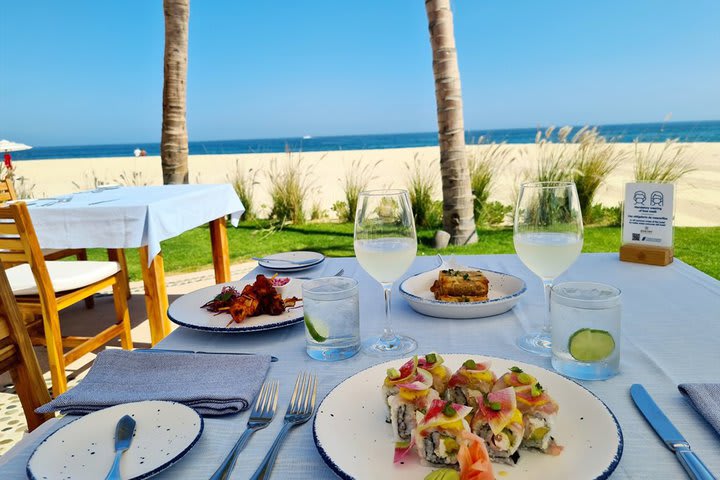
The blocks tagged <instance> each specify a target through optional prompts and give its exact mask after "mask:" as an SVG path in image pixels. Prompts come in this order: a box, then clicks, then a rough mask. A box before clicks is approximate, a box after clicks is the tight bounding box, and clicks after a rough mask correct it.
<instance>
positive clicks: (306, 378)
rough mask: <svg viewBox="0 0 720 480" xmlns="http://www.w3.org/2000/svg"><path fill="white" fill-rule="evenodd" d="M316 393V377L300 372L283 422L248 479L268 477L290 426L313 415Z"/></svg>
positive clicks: (254, 479)
mask: <svg viewBox="0 0 720 480" xmlns="http://www.w3.org/2000/svg"><path fill="white" fill-rule="evenodd" d="M316 395H317V377H316V376H315V375H313V374H310V373H305V372H303V373H301V374H300V375H298V378H297V380H295V390H293V394H292V397H291V398H290V404H289V405H288V408H287V412H286V413H285V424H284V425H283V427H282V430H280V433H278V436H277V437H276V438H275V441H274V442H273V444H272V446H271V447H270V450H269V451H268V453H267V454H266V455H265V458H263V461H262V462H261V463H260V466H259V467H258V468H257V470H255V473H254V474H253V476H252V477H250V480H262V479H267V478H270V471H271V470H272V467H273V465H274V464H275V459H276V458H277V455H278V451H279V450H280V444H281V443H282V441H283V439H284V438H285V435H286V434H287V433H288V431H289V430H290V428H292V427H294V426H295V425H300V424H302V423H305V422H307V421H308V420H310V418H311V417H312V416H313V412H314V411H315V396H316Z"/></svg>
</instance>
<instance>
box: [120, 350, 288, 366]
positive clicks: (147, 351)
mask: <svg viewBox="0 0 720 480" xmlns="http://www.w3.org/2000/svg"><path fill="white" fill-rule="evenodd" d="M133 352H145V353H197V354H200V355H260V354H259V353H244V352H203V351H198V350H173V349H167V348H136V349H135V350H133ZM270 361H271V362H273V363H274V362H277V361H278V358H277V357H276V356H271V357H270Z"/></svg>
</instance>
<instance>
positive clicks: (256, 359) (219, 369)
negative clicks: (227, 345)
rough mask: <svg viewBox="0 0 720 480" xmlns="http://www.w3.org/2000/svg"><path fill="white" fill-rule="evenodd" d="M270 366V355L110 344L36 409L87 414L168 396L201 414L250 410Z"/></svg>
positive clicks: (46, 411) (224, 413)
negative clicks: (78, 376) (78, 375)
mask: <svg viewBox="0 0 720 480" xmlns="http://www.w3.org/2000/svg"><path fill="white" fill-rule="evenodd" d="M269 368H270V356H269V355H230V354H201V353H169V352H168V353H160V352H157V353H147V352H141V351H135V352H133V351H126V350H105V351H103V352H101V353H100V354H99V355H98V356H97V358H96V359H95V363H93V366H92V368H91V369H90V371H89V372H88V374H87V376H86V377H85V378H84V379H82V380H81V381H80V383H79V384H78V385H77V386H76V387H74V388H72V389H70V390H68V391H67V392H65V393H63V394H62V395H60V396H58V397H57V398H55V399H54V400H52V401H51V402H50V403H46V404H45V405H43V406H41V407H40V408H38V409H37V410H36V412H38V413H48V412H54V411H58V410H59V411H60V412H61V413H63V414H66V415H84V414H86V413H90V412H93V411H95V410H100V409H103V408H106V407H111V406H113V405H118V404H120V403H129V402H139V401H143V400H168V401H173V402H179V403H183V404H185V405H187V406H188V407H191V408H194V409H195V410H197V412H198V413H200V414H201V415H226V414H229V413H237V412H241V411H243V410H245V409H246V408H248V406H249V405H250V402H252V401H253V399H254V398H255V397H256V396H257V394H258V392H259V391H260V386H261V384H262V382H263V380H264V379H265V375H266V374H267V371H268V369H269Z"/></svg>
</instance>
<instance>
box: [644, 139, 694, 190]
mask: <svg viewBox="0 0 720 480" xmlns="http://www.w3.org/2000/svg"><path fill="white" fill-rule="evenodd" d="M633 143H634V144H635V149H634V155H635V181H636V182H644V183H674V182H676V181H678V180H679V179H680V178H681V177H683V176H684V175H686V174H688V173H690V172H693V171H695V170H696V169H695V168H694V167H693V166H692V161H691V160H690V159H688V158H686V157H685V155H686V150H687V147H686V146H685V145H681V144H680V143H679V141H678V139H674V140H667V141H666V142H665V143H664V144H663V145H662V147H659V144H656V143H655V144H653V143H650V144H648V146H647V149H643V148H641V146H640V143H639V142H638V140H637V139H635V141H634V142H633Z"/></svg>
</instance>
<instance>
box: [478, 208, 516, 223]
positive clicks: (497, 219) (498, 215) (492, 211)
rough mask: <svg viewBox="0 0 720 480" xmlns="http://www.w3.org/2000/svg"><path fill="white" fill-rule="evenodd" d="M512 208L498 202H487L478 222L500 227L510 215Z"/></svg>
mask: <svg viewBox="0 0 720 480" xmlns="http://www.w3.org/2000/svg"><path fill="white" fill-rule="evenodd" d="M513 209H514V207H513V206H512V205H505V204H504V203H500V202H488V203H486V204H485V206H484V207H483V209H482V217H481V218H480V222H481V223H482V224H484V225H490V226H495V225H500V224H502V223H505V221H506V220H507V219H508V217H509V216H510V215H512V212H513Z"/></svg>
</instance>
